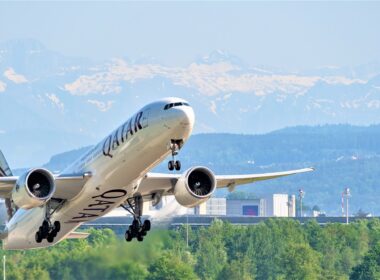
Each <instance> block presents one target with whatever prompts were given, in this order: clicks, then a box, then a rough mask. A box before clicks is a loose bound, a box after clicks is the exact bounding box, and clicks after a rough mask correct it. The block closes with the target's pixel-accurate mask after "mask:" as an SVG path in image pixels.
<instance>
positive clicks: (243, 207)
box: [227, 198, 265, 217]
mask: <svg viewBox="0 0 380 280" xmlns="http://www.w3.org/2000/svg"><path fill="white" fill-rule="evenodd" d="M264 207H265V201H264V199H262V198H260V199H227V215H228V216H254V217H262V216H264V213H265V209H264Z"/></svg>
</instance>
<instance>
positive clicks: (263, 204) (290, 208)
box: [107, 194, 296, 218]
mask: <svg viewBox="0 0 380 280" xmlns="http://www.w3.org/2000/svg"><path fill="white" fill-rule="evenodd" d="M143 213H144V216H150V217H152V218H156V217H162V218H165V217H166V218H169V217H174V216H182V215H200V216H202V215H207V216H252V217H295V216H296V197H295V196H294V195H288V194H272V195H269V196H267V197H265V198H257V199H227V198H217V197H212V198H210V199H209V200H207V201H206V202H204V203H202V204H200V205H198V206H196V207H194V208H186V207H183V206H181V205H179V204H178V203H177V201H176V200H175V198H174V197H163V198H162V201H161V202H160V203H159V204H158V205H157V206H152V203H151V202H145V203H144V205H143ZM126 214H127V213H126V212H125V211H124V210H122V209H118V210H114V211H112V213H110V214H108V215H107V216H125V215H126Z"/></svg>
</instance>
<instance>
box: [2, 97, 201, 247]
mask: <svg viewBox="0 0 380 280" xmlns="http://www.w3.org/2000/svg"><path fill="white" fill-rule="evenodd" d="M184 102H186V101H184V100H182V99H179V98H168V99H164V100H162V101H158V102H155V103H151V104H149V105H147V106H145V107H144V108H142V109H141V110H139V111H138V112H137V113H136V114H135V115H133V116H132V118H130V119H129V120H127V121H126V122H125V123H124V124H122V125H121V126H120V127H118V128H117V129H116V130H114V131H113V132H112V133H111V134H110V135H109V136H107V137H106V138H105V139H103V140H102V141H101V142H100V143H99V144H98V145H96V146H95V147H93V148H92V149H91V150H90V151H89V152H87V153H86V154H85V155H84V156H82V157H81V158H80V159H79V160H78V161H76V162H74V163H73V164H72V165H71V166H70V167H68V168H67V169H66V170H64V171H63V172H62V173H61V174H62V175H70V174H84V173H85V172H91V173H92V177H91V178H90V179H89V180H88V181H87V182H86V184H85V186H84V187H83V189H82V190H81V192H80V193H79V194H78V195H76V196H75V197H74V198H73V199H70V200H67V201H65V202H64V203H63V205H62V207H61V208H59V209H58V210H57V211H55V212H54V213H53V215H52V216H51V221H52V222H54V221H60V222H61V230H60V232H59V233H58V235H57V237H56V238H55V240H54V243H48V242H47V241H46V240H44V241H42V243H37V242H36V241H35V233H36V232H37V231H38V228H39V227H40V225H41V224H42V221H43V220H44V217H45V207H44V206H42V207H37V208H33V209H30V210H23V209H19V210H18V211H17V212H16V213H15V215H14V216H13V217H12V219H11V220H10V221H9V223H8V224H7V226H6V230H7V232H8V236H7V237H6V238H5V239H4V240H3V245H4V248H5V249H28V248H37V247H46V246H49V245H53V244H55V243H57V242H59V241H61V240H63V239H64V238H65V237H66V236H67V235H68V234H69V233H70V232H71V231H73V230H74V229H76V228H77V227H78V226H80V225H81V224H82V223H84V222H88V221H91V220H94V219H96V218H98V217H101V216H103V215H105V214H107V213H108V212H110V211H111V210H113V209H114V208H116V207H118V206H120V204H122V203H123V202H124V201H125V200H126V199H127V198H129V197H132V196H134V195H135V194H136V193H138V191H139V189H138V188H139V184H140V182H141V180H142V179H143V177H144V176H145V175H146V174H147V173H148V172H149V171H150V170H151V169H152V168H154V167H155V166H156V165H157V164H159V163H160V162H162V161H163V160H164V159H165V158H166V157H167V156H168V155H169V154H170V152H171V150H170V143H171V140H172V139H174V140H179V139H182V140H183V141H184V142H186V140H187V139H188V138H189V136H190V135H191V132H192V129H193V125H194V112H193V110H192V108H191V107H190V106H188V105H186V106H185V105H178V104H180V103H184ZM168 104H177V105H176V106H173V107H171V108H166V109H165V105H168ZM186 104H187V103H186Z"/></svg>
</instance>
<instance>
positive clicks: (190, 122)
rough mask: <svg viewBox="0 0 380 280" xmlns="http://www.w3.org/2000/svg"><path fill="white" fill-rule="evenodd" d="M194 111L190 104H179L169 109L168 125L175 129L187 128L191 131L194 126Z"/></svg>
mask: <svg viewBox="0 0 380 280" xmlns="http://www.w3.org/2000/svg"><path fill="white" fill-rule="evenodd" d="M194 120H195V116H194V111H193V108H191V107H190V106H179V107H174V108H171V109H170V110H168V115H167V117H166V122H165V123H166V126H167V127H168V128H173V129H176V128H178V129H185V130H188V131H190V132H191V130H192V129H193V126H194Z"/></svg>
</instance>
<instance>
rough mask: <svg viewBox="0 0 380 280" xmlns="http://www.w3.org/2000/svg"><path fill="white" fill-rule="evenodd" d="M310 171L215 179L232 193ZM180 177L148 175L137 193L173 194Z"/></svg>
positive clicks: (157, 174)
mask: <svg viewBox="0 0 380 280" xmlns="http://www.w3.org/2000/svg"><path fill="white" fill-rule="evenodd" d="M311 171H314V168H303V169H297V170H290V171H283V172H273V173H262V174H247V175H216V176H215V179H216V186H217V188H228V189H229V190H230V191H233V190H234V189H235V187H236V186H238V185H244V184H249V183H253V182H256V181H263V180H269V179H274V178H279V177H284V176H288V175H294V174H299V173H305V172H311ZM180 177H181V174H162V173H148V174H147V175H146V176H145V178H144V179H143V180H142V182H141V184H140V187H139V193H140V194H141V195H142V196H149V195H154V194H160V195H171V194H173V190H174V186H175V184H176V183H177V180H178V179H179V178H180Z"/></svg>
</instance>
